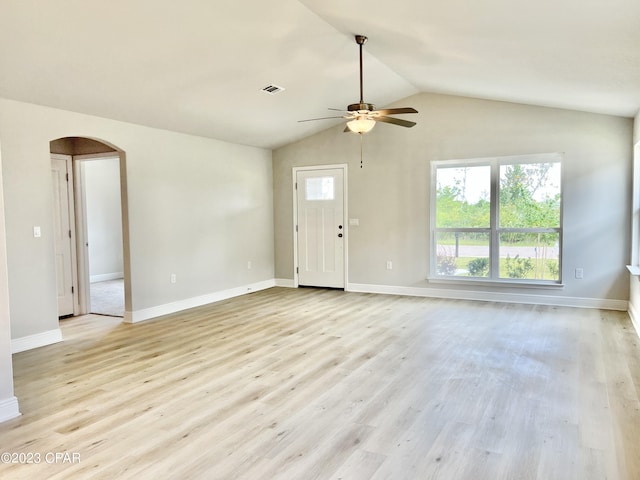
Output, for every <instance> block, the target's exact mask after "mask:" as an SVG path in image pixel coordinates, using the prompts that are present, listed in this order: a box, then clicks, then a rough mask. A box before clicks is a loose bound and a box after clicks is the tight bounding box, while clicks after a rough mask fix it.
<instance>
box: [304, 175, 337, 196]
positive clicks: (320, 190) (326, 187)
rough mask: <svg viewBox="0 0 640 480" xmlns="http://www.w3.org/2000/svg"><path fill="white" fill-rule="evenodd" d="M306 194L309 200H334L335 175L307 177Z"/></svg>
mask: <svg viewBox="0 0 640 480" xmlns="http://www.w3.org/2000/svg"><path fill="white" fill-rule="evenodd" d="M305 195H306V196H305V198H306V199H307V200H333V177H312V178H307V182H306V190H305Z"/></svg>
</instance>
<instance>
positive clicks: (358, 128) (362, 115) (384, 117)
mask: <svg viewBox="0 0 640 480" xmlns="http://www.w3.org/2000/svg"><path fill="white" fill-rule="evenodd" d="M355 39H356V43H357V44H358V45H359V47H360V101H359V102H358V103H352V104H351V105H348V106H347V110H346V112H345V115H343V116H342V117H323V118H312V119H310V120H300V121H301V122H308V121H313V120H324V119H329V118H345V119H346V120H347V126H346V128H345V129H344V131H345V132H353V133H358V134H360V135H362V134H364V133H367V132H370V131H371V129H372V128H373V127H374V126H375V124H376V122H383V123H390V124H392V125H398V126H400V127H405V128H411V127H413V126H414V125H415V124H416V122H410V121H408V120H402V119H400V118H394V117H389V115H398V114H403V113H418V111H417V110H416V109H415V108H412V107H402V108H385V109H382V110H376V107H375V105H373V104H372V103H365V101H364V100H363V97H364V95H363V88H362V86H363V75H362V70H363V69H362V46H363V45H364V44H365V43H366V42H367V37H365V36H364V35H356V36H355ZM330 110H334V109H330Z"/></svg>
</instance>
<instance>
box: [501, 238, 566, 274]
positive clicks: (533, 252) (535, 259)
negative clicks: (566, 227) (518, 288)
mask: <svg viewBox="0 0 640 480" xmlns="http://www.w3.org/2000/svg"><path fill="white" fill-rule="evenodd" d="M499 250H500V278H514V279H536V280H556V281H558V280H560V263H559V260H560V255H559V234H558V233H501V234H500V249H499Z"/></svg>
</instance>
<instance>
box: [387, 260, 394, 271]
mask: <svg viewBox="0 0 640 480" xmlns="http://www.w3.org/2000/svg"><path fill="white" fill-rule="evenodd" d="M392 268H393V262H392V261H391V260H387V270H391V269H392Z"/></svg>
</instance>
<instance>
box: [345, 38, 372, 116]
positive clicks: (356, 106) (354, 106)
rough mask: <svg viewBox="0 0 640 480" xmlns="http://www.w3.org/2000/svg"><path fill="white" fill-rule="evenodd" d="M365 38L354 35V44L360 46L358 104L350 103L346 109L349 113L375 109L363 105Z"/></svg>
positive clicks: (368, 104) (369, 104)
mask: <svg viewBox="0 0 640 480" xmlns="http://www.w3.org/2000/svg"><path fill="white" fill-rule="evenodd" d="M367 40H368V39H367V37H365V36H364V35H356V43H357V44H358V45H360V103H352V104H351V105H349V106H348V107H347V110H348V111H349V112H357V111H359V110H368V111H370V112H371V111H373V110H375V109H376V107H375V106H374V105H372V104H371V103H364V92H363V90H364V88H363V83H364V81H363V73H362V71H363V68H362V46H363V45H364V44H365V43H367Z"/></svg>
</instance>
